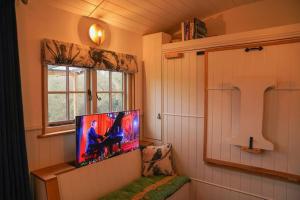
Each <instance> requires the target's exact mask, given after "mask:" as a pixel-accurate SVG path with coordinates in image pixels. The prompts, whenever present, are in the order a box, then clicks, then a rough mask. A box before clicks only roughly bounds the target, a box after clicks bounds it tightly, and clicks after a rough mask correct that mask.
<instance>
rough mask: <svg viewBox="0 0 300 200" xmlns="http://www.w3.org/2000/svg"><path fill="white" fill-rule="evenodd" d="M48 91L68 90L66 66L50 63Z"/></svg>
mask: <svg viewBox="0 0 300 200" xmlns="http://www.w3.org/2000/svg"><path fill="white" fill-rule="evenodd" d="M48 91H66V67H63V66H53V65H48Z"/></svg>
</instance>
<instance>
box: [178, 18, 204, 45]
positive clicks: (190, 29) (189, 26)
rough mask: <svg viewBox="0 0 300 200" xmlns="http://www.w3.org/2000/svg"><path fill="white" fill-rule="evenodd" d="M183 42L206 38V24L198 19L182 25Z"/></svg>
mask: <svg viewBox="0 0 300 200" xmlns="http://www.w3.org/2000/svg"><path fill="white" fill-rule="evenodd" d="M181 33H182V35H181V36H182V37H181V38H182V41H185V40H191V39H198V38H203V37H206V35H207V29H206V26H205V23H204V22H203V21H201V20H200V19H198V18H194V19H192V20H187V21H184V22H182V23H181Z"/></svg>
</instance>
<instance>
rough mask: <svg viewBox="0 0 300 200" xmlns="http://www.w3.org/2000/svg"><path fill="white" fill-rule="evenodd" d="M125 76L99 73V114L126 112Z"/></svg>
mask: <svg viewBox="0 0 300 200" xmlns="http://www.w3.org/2000/svg"><path fill="white" fill-rule="evenodd" d="M124 85H125V84H124V74H123V73H121V72H109V71H101V70H98V71H97V100H98V101H97V112H98V113H103V112H110V111H121V110H124V109H123V108H124V96H125V93H124Z"/></svg>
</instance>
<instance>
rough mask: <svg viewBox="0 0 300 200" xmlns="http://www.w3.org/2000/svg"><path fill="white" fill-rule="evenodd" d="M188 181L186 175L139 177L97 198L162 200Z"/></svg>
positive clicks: (108, 199)
mask: <svg viewBox="0 0 300 200" xmlns="http://www.w3.org/2000/svg"><path fill="white" fill-rule="evenodd" d="M188 182H190V178H188V177H186V176H153V177H141V178H139V179H137V180H135V181H134V182H132V183H130V184H128V185H127V186H125V187H123V188H121V189H120V190H117V191H114V192H111V193H109V194H108V195H106V196H104V197H101V198H99V200H118V199H119V200H137V199H149V200H163V199H167V198H168V197H170V196H171V195H172V194H174V193H175V192H176V191H177V190H179V189H180V188H181V187H182V186H184V185H185V184H186V183H188Z"/></svg>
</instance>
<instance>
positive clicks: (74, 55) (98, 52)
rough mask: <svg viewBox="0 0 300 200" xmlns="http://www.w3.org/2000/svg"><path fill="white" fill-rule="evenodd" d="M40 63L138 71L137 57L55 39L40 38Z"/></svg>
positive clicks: (130, 71) (128, 71)
mask: <svg viewBox="0 0 300 200" xmlns="http://www.w3.org/2000/svg"><path fill="white" fill-rule="evenodd" d="M41 50H42V63H43V64H46V65H69V66H70V65H71V66H74V67H87V68H96V69H102V70H109V71H120V72H125V73H131V74H132V73H136V72H137V71H138V65H137V58H136V56H133V55H128V54H123V53H116V52H113V51H108V50H104V49H100V48H94V47H88V46H81V45H77V44H73V43H66V42H61V41H57V40H49V39H44V40H42V49H41Z"/></svg>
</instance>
